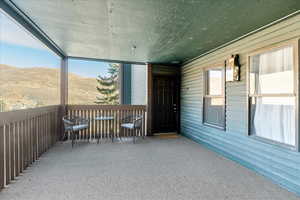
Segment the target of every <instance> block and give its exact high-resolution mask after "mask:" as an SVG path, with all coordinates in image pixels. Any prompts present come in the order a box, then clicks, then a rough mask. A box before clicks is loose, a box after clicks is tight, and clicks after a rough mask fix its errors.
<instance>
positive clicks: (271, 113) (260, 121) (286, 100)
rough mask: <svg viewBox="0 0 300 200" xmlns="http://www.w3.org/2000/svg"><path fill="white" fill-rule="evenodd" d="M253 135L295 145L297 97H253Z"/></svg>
mask: <svg viewBox="0 0 300 200" xmlns="http://www.w3.org/2000/svg"><path fill="white" fill-rule="evenodd" d="M251 134H254V135H257V136H259V137H262V138H266V139H270V140H273V141H276V142H280V143H284V144H288V145H293V146H294V145H295V97H255V98H254V97H253V98H252V103H251Z"/></svg>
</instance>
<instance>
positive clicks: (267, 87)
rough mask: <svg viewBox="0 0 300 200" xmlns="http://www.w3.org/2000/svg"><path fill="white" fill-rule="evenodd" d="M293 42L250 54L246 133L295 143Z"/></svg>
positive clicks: (295, 96)
mask: <svg viewBox="0 0 300 200" xmlns="http://www.w3.org/2000/svg"><path fill="white" fill-rule="evenodd" d="M295 59H296V56H295V45H293V44H285V45H283V46H277V47H275V48H270V49H267V50H262V51H259V52H254V53H253V54H251V55H250V56H249V76H248V78H249V111H250V112H249V134H250V135H254V136H257V137H260V138H263V139H266V140H270V141H273V142H276V143H281V144H284V145H288V146H296V145H297V136H296V133H297V113H298V112H297V107H298V106H297V92H296V91H297V84H296V82H297V77H296V74H297V69H296V63H295Z"/></svg>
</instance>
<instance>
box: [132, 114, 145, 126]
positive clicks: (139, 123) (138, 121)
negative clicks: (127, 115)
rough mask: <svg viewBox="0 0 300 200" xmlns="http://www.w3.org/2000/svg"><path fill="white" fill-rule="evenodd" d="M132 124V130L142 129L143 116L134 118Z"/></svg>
mask: <svg viewBox="0 0 300 200" xmlns="http://www.w3.org/2000/svg"><path fill="white" fill-rule="evenodd" d="M133 124H134V128H137V129H139V128H142V124H143V116H142V115H138V116H136V118H135V119H134V120H133Z"/></svg>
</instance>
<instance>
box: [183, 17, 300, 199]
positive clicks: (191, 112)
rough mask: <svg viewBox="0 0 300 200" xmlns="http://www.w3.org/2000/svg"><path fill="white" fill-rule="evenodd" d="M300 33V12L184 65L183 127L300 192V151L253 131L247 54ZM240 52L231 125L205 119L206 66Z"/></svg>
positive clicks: (229, 98)
mask: <svg viewBox="0 0 300 200" xmlns="http://www.w3.org/2000/svg"><path fill="white" fill-rule="evenodd" d="M299 37H300V15H298V16H295V17H293V18H291V19H289V20H286V21H284V22H281V23H279V24H276V25H274V26H272V27H270V28H268V29H265V30H263V31H261V32H259V33H256V34H254V35H251V36H249V37H247V38H245V39H243V40H240V41H238V42H236V43H234V44H231V45H230V46H227V47H224V48H223V49H219V50H218V51H216V52H213V53H211V54H208V55H206V56H204V57H201V58H199V59H197V60H194V61H193V62H191V63H187V64H185V65H183V67H182V73H181V81H182V82H181V133H182V134H183V135H185V136H187V137H188V138H191V139H192V140H194V141H196V142H198V143H201V144H203V145H205V146H207V147H208V148H210V149H212V150H214V151H216V152H218V153H220V154H222V155H224V156H225V157H227V158H229V159H232V160H234V161H236V162H238V163H240V164H242V165H244V166H246V167H248V168H250V169H252V170H255V171H257V172H258V173H260V174H262V175H264V176H266V177H268V178H270V179H271V180H273V181H274V182H275V183H277V184H280V185H281V186H283V187H285V188H286V189H288V190H290V191H293V192H295V193H297V194H298V195H300V153H299V152H297V151H295V150H292V149H288V148H285V147H281V146H277V145H274V144H270V143H267V142H263V141H261V140H258V139H257V138H254V137H252V136H248V109H247V106H248V105H247V101H248V98H247V94H248V92H247V84H246V82H247V81H246V79H247V77H246V69H247V54H248V53H250V52H252V51H254V50H257V49H259V48H264V47H267V46H270V45H273V44H276V43H279V42H283V41H287V40H291V39H296V38H299ZM234 53H237V54H239V55H240V61H241V66H242V67H241V81H239V82H232V83H227V84H226V102H227V104H226V131H222V130H219V129H214V128H210V127H207V126H205V125H203V124H202V113H203V110H202V106H203V100H202V99H203V95H204V93H203V92H204V86H203V68H204V67H208V66H210V65H215V64H217V63H224V60H225V59H226V58H228V56H230V55H231V54H234Z"/></svg>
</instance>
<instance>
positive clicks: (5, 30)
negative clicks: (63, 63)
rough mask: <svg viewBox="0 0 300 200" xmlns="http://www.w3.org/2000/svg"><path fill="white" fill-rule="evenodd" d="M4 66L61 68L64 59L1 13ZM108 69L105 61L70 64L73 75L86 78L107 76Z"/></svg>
mask: <svg viewBox="0 0 300 200" xmlns="http://www.w3.org/2000/svg"><path fill="white" fill-rule="evenodd" d="M0 63H1V64H7V65H12V66H16V67H22V68H28V67H50V68H57V67H59V66H60V58H59V57H58V56H57V55H56V54H54V53H53V52H52V51H50V50H49V49H48V48H47V47H46V46H44V45H43V44H42V43H41V42H40V41H38V40H37V39H35V38H34V37H33V36H32V35H31V34H30V33H28V32H27V31H26V30H24V28H23V27H21V26H20V25H19V24H17V23H16V22H14V21H13V19H11V18H9V17H8V16H7V15H5V14H4V13H3V11H1V10H0ZM107 68H108V63H105V62H96V61H86V60H70V62H69V72H71V73H75V74H78V75H81V76H84V77H97V76H98V75H99V74H101V75H102V76H105V75H107Z"/></svg>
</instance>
